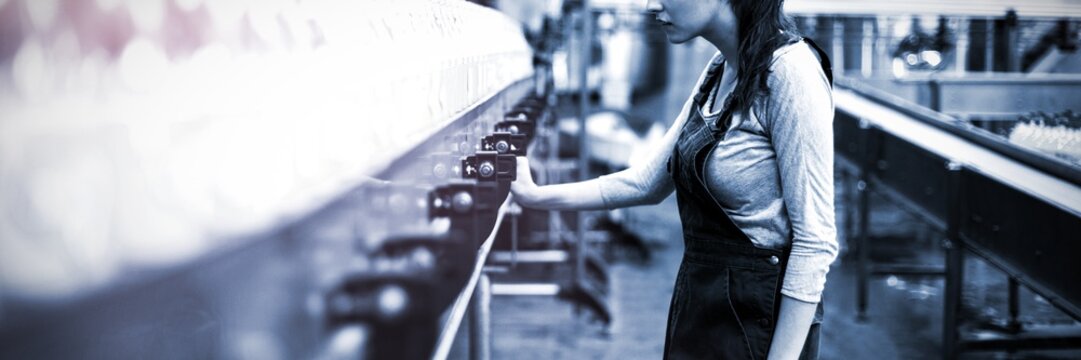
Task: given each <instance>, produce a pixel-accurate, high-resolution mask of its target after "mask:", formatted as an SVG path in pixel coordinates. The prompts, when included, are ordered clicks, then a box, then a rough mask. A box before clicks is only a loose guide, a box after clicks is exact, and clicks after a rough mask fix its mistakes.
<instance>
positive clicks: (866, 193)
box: [856, 169, 871, 321]
mask: <svg viewBox="0 0 1081 360" xmlns="http://www.w3.org/2000/svg"><path fill="white" fill-rule="evenodd" d="M866 179H867V177H866V170H863V169H861V170H860V176H859V179H858V180H857V181H856V190H857V191H859V195H858V196H859V204H858V205H857V207H858V208H857V210H856V211H857V212H858V213H859V223H860V225H859V235H858V236H857V239H858V240H857V241H858V244H857V247H856V251H857V259H856V263H857V264H858V267H859V272H858V273H857V279H856V319H857V320H859V321H866V320H867V286H868V282H870V272H871V264H870V262H871V259H870V253H871V249H870V248H871V244H870V234H869V229H868V224H870V222H871V189H869V188H868V183H867V180H866Z"/></svg>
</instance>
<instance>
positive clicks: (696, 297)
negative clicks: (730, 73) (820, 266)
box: [664, 39, 833, 359]
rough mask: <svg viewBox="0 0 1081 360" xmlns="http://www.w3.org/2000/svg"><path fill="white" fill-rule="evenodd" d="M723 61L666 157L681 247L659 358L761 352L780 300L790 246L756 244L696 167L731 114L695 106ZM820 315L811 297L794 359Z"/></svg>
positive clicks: (814, 347)
mask: <svg viewBox="0 0 1081 360" xmlns="http://www.w3.org/2000/svg"><path fill="white" fill-rule="evenodd" d="M805 41H807V42H808V44H809V45H810V46H811V48H813V49H814V50H815V51H817V52H818V54H819V58H820V59H821V60H822V61H821V65H822V67H823V70H824V71H825V72H826V75H827V77H828V78H829V79H830V83H831V85H832V81H833V80H832V74H831V70H832V69H831V68H830V63H829V59H828V58H827V57H826V55H825V54H824V53H823V52H822V50H821V49H819V48H818V46H817V45H815V44H814V43H813V42H810V40H806V39H805ZM723 69H724V66H723V64H722V65H720V66H716V67H713V68H711V69H709V70H708V71H707V73H706V78H705V81H703V83H702V86H701V88H699V90H698V92H697V93H696V94H695V97H694V104H693V105H694V110H693V111H691V114H690V117H689V118H688V119H687V121H686V123H685V124H684V127H683V130H682V131H681V132H680V135H679V139H678V140H677V142H676V146H675V148H674V149H673V151H672V157H671V158H670V159H669V163H668V171H669V173H670V174H671V175H672V179H673V181H674V183H675V188H676V200H677V202H678V204H679V216H680V220H681V222H682V224H683V242H684V246H685V250H684V255H683V261H682V263H681V264H680V268H679V273H678V275H677V276H676V284H675V290H674V291H673V293H672V303H671V305H670V308H669V312H668V331H667V335H666V339H665V345H664V356H665V358H666V359H706V358H724V359H765V358H766V353H767V352H768V351H769V346H770V342H771V339H772V338H773V330H774V327H775V324H776V318H777V311H778V309H779V307H780V301H781V292H780V291H781V282H782V280H783V278H784V273H785V266H786V264H787V263H788V254H789V249H790V247H788V246H786V247H785V248H783V249H766V248H759V247H756V246H755V245H754V244H753V243H752V242H751V240H750V239H749V238H748V237H747V235H746V234H744V233H743V231H741V230H740V229H739V228H738V227H736V225H735V224H734V223H733V222H732V220H731V219H730V218H729V217H728V214H726V213H725V211H724V209H723V208H721V206H720V204H719V203H718V202H717V201H716V200H715V199H714V197H713V195H712V194H710V193H709V190H708V189H707V188H706V183H705V178H704V177H703V175H702V174H705V162H706V160H707V158H708V155H709V154H710V152H711V150H712V149H713V147H714V146H717V145H718V142H719V141H720V140H721V139H722V136H723V135H724V134H723V133H724V131H725V129H726V127H727V126H726V123H727V122H728V121H729V119H730V118H731V116H732V115H731V111H732V110H731V109H730V108H731V106H728V105H727V104H726V106H725V109H724V111H723V112H722V113H721V114H720V115H717V116H710V117H705V116H703V114H702V111H701V109H702V106H703V101H704V100H705V99H706V98H707V95H708V94H709V92H710V89H712V88H713V86H714V84H715V83H714V82H715V81H720V78H721V75H722V72H723ZM790 243H791V242H790ZM821 318H822V303H821V302H819V304H818V309H817V311H816V313H815V321H814V324H813V325H812V326H811V330H810V332H809V333H808V335H807V341H806V343H805V345H804V348H803V353H802V355H801V356H800V358H801V359H817V357H818V342H819V327H820V326H819V323H820V322H821Z"/></svg>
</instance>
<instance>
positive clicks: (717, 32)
mask: <svg viewBox="0 0 1081 360" xmlns="http://www.w3.org/2000/svg"><path fill="white" fill-rule="evenodd" d="M702 38H703V39H706V41H709V43H710V44H713V47H715V48H717V50H720V52H721V55H724V58H725V59H727V60H729V61H730V62H737V63H738V62H739V36H738V35H736V34H735V31H734V30H729V29H725V28H724V27H723V26H721V25H720V24H719V23H717V22H713V23H710V24H709V26H707V27H706V31H705V33H703V34H702ZM734 67H735V66H733V68H734Z"/></svg>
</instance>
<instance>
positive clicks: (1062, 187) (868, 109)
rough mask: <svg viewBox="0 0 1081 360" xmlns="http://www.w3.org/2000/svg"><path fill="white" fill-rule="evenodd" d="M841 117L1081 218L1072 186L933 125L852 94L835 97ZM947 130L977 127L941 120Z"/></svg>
mask: <svg viewBox="0 0 1081 360" xmlns="http://www.w3.org/2000/svg"><path fill="white" fill-rule="evenodd" d="M834 97H835V101H836V104H837V111H840V112H844V113H846V114H848V115H849V116H853V117H855V118H857V119H860V120H863V121H866V122H868V123H869V124H870V125H871V126H874V127H877V128H880V129H882V130H883V131H885V132H887V133H889V134H890V135H893V136H897V137H898V138H900V139H901V140H904V141H906V142H910V143H912V144H913V145H915V146H918V147H919V148H921V149H924V150H927V151H929V152H931V153H933V154H935V155H937V156H939V157H941V158H943V159H946V160H947V161H954V162H958V163H961V164H964V165H965V166H968V167H970V168H971V169H973V170H975V171H977V172H979V173H981V174H984V175H986V176H988V177H990V178H991V179H994V180H996V181H1001V182H1003V183H1004V184H1007V185H1009V186H1011V187H1013V188H1015V189H1017V190H1019V191H1022V192H1025V193H1027V194H1030V195H1032V196H1034V197H1037V198H1040V199H1042V200H1043V201H1046V202H1047V203H1049V204H1054V205H1055V206H1057V207H1059V208H1060V209H1062V210H1063V211H1067V212H1069V213H1072V214H1074V215H1077V216H1079V217H1081V187H1079V186H1078V185H1077V184H1074V183H1071V182H1070V181H1067V180H1063V179H1061V178H1058V177H1055V176H1052V175H1049V174H1047V173H1046V172H1044V171H1040V170H1037V169H1034V168H1033V167H1031V166H1026V165H1025V164H1023V163H1021V162H1018V161H1016V160H1013V159H1010V158H1009V157H1007V156H1004V155H1003V154H1000V153H997V152H994V151H992V150H989V149H987V148H986V147H982V146H979V145H976V144H973V143H972V142H970V141H966V140H965V139H964V138H961V137H958V136H956V135H954V134H951V133H949V132H946V131H943V130H942V129H941V128H940V127H936V126H932V125H930V124H928V123H927V121H920V120H916V119H914V118H913V117H912V116H909V115H906V114H904V113H901V112H898V111H895V110H894V109H892V108H890V107H888V106H884V105H882V104H881V103H879V102H875V101H873V100H869V99H867V98H865V97H863V96H861V95H859V94H858V93H855V92H853V91H852V90H849V89H837V90H836V91H835V92H834ZM928 121H936V122H940V123H941V126H950V127H955V128H956V129H957V131H974V130H975V129H974V128H972V127H971V126H967V125H965V124H964V123H963V122H961V121H958V120H952V119H948V118H941V117H939V118H935V119H934V120H928Z"/></svg>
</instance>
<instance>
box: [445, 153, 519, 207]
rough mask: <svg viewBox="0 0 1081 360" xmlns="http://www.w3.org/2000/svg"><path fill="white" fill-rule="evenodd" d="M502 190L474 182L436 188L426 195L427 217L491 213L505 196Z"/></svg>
mask: <svg viewBox="0 0 1081 360" xmlns="http://www.w3.org/2000/svg"><path fill="white" fill-rule="evenodd" d="M512 159H513V157H512ZM502 190H503V189H502V188H501V187H500V186H496V184H492V183H485V182H474V181H468V182H466V181H463V182H454V183H450V184H447V185H443V186H440V187H437V188H435V189H433V190H432V191H430V192H429V193H428V217H429V219H432V218H437V217H455V216H467V215H471V214H473V213H475V212H490V211H493V210H495V209H497V208H499V205H500V203H499V202H500V201H502V198H505V197H506V195H507V194H506V193H505V192H503V191H502ZM501 194H502V198H500V195H501Z"/></svg>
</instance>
